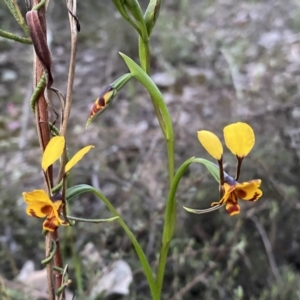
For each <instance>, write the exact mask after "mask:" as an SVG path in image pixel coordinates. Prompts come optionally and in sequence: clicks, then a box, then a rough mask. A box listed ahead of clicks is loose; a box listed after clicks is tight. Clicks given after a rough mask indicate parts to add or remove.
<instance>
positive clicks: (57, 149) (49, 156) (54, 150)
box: [42, 136, 65, 172]
mask: <svg viewBox="0 0 300 300" xmlns="http://www.w3.org/2000/svg"><path fill="white" fill-rule="evenodd" d="M64 148H65V138H64V137H63V136H55V137H53V138H52V139H51V140H50V141H49V143H48V145H47V147H46V149H45V151H44V153H43V157H42V169H43V170H44V172H46V171H47V169H48V168H49V167H50V166H51V165H53V163H54V162H56V161H57V160H58V159H59V158H60V157H61V155H62V154H63V151H64Z"/></svg>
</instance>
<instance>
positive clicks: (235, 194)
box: [211, 176, 262, 216]
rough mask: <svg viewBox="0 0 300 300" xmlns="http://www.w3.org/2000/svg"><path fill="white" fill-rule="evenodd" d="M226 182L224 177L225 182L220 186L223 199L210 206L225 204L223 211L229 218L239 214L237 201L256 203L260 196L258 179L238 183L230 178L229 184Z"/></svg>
mask: <svg viewBox="0 0 300 300" xmlns="http://www.w3.org/2000/svg"><path fill="white" fill-rule="evenodd" d="M228 177H230V176H228ZM226 181H227V180H226V177H225V182H224V184H223V185H222V193H223V197H222V198H221V200H220V201H219V202H213V203H212V204H211V206H216V205H218V206H223V205H224V204H225V209H226V211H227V212H228V214H229V215H230V216H233V215H236V214H239V213H240V206H239V204H238V199H241V200H246V201H257V200H258V199H259V198H260V197H261V196H262V190H261V189H259V187H260V185H261V180H260V179H254V180H250V181H246V182H242V183H239V182H237V181H235V180H234V179H233V178H232V177H230V180H228V182H230V183H227V182H226Z"/></svg>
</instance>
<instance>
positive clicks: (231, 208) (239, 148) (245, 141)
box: [184, 122, 262, 216]
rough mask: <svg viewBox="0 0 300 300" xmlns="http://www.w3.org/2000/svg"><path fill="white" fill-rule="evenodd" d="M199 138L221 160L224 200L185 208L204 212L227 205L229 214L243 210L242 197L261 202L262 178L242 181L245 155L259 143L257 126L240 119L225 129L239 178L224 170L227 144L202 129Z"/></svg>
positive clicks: (228, 146) (195, 211) (197, 212)
mask: <svg viewBox="0 0 300 300" xmlns="http://www.w3.org/2000/svg"><path fill="white" fill-rule="evenodd" d="M198 139H199V142H200V143H201V144H202V146H203V147H204V148H205V150H206V151H207V152H208V153H209V154H210V155H211V156H212V157H213V158H215V159H216V160H217V162H218V167H219V171H220V173H219V177H220V193H221V199H220V200H219V201H217V202H213V203H212V204H211V206H213V208H211V209H204V210H203V209H202V210H199V209H192V208H187V207H184V208H185V209H186V210H187V211H189V212H192V213H196V214H202V213H206V212H210V211H213V210H216V209H219V208H220V207H222V206H224V205H225V209H226V211H227V212H228V214H229V215H231V216H233V215H236V214H239V213H240V205H239V204H238V200H239V199H241V200H245V201H257V200H258V199H259V198H260V197H261V196H262V190H261V189H260V185H261V180H260V179H253V180H249V181H246V182H241V183H240V182H238V180H239V177H240V172H241V165H242V161H243V159H244V157H246V156H247V155H248V154H249V152H250V151H251V150H252V148H253V146H254V143H255V135H254V132H253V129H252V128H251V127H250V126H249V125H248V124H246V123H242V122H238V123H234V124H230V125H228V126H226V127H225V128H224V139H225V144H226V146H227V148H228V149H229V150H230V151H231V152H232V153H233V154H234V155H235V156H236V158H237V161H238V162H237V170H236V176H235V178H233V177H231V176H229V175H228V174H227V173H225V172H224V167H223V146H222V143H221V141H220V139H219V138H218V137H217V136H216V135H215V134H214V133H213V132H211V131H207V130H201V131H198Z"/></svg>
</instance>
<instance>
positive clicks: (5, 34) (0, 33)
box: [0, 29, 32, 45]
mask: <svg viewBox="0 0 300 300" xmlns="http://www.w3.org/2000/svg"><path fill="white" fill-rule="evenodd" d="M0 36H2V37H4V38H6V39H9V40H13V41H16V42H19V43H22V44H27V45H31V44H32V41H31V39H30V38H25V37H21V36H17V35H15V34H13V33H10V32H8V31H5V30H2V29H0Z"/></svg>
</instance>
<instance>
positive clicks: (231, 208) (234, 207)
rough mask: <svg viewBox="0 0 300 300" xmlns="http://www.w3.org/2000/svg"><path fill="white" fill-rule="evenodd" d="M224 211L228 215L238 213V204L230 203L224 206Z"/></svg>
mask: <svg viewBox="0 0 300 300" xmlns="http://www.w3.org/2000/svg"><path fill="white" fill-rule="evenodd" d="M226 211H227V212H228V214H229V215H231V216H232V215H235V214H238V213H239V212H240V207H239V205H237V204H236V205H230V206H228V207H226Z"/></svg>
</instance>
